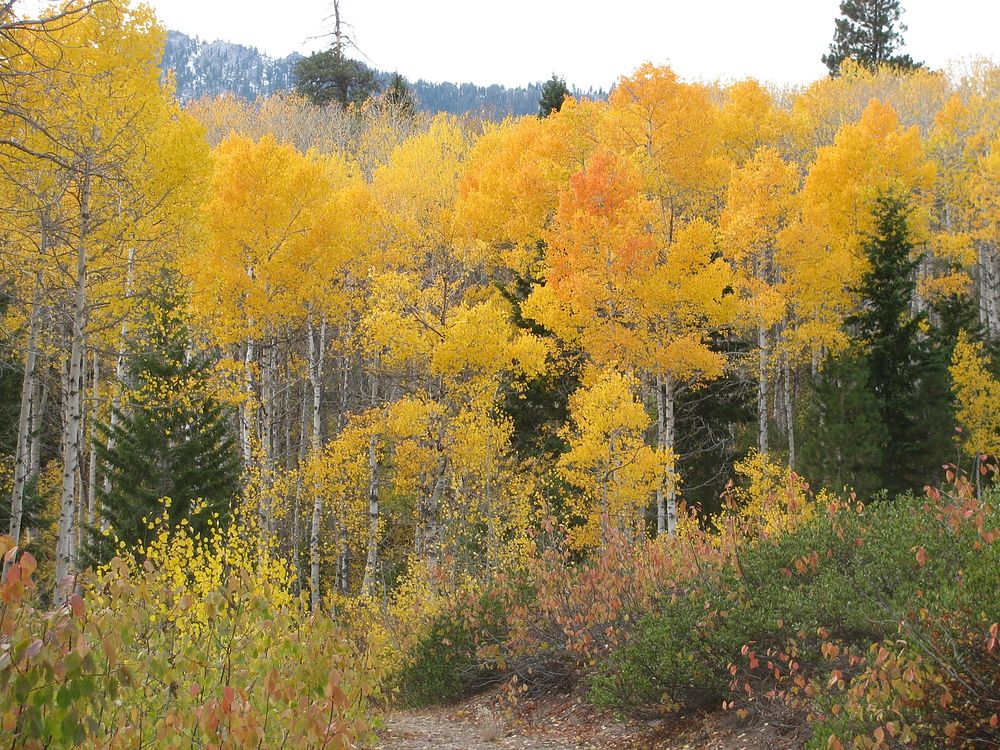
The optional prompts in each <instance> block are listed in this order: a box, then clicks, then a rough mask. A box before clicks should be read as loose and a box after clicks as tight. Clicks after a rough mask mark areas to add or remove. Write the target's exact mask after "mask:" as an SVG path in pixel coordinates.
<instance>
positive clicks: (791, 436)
mask: <svg viewBox="0 0 1000 750" xmlns="http://www.w3.org/2000/svg"><path fill="white" fill-rule="evenodd" d="M784 365H785V366H784V378H783V380H784V390H785V398H784V402H785V430H786V432H787V433H788V468H789V469H791V470H792V471H795V391H794V389H793V388H792V367H791V364H790V363H789V361H788V357H787V356H786V357H785V362H784Z"/></svg>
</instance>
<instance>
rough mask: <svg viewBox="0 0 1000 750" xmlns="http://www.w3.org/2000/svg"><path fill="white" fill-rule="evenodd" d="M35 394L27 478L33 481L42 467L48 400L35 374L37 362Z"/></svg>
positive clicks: (32, 405)
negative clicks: (43, 428) (43, 425)
mask: <svg viewBox="0 0 1000 750" xmlns="http://www.w3.org/2000/svg"><path fill="white" fill-rule="evenodd" d="M35 370H36V376H35V381H36V382H35V395H34V396H32V399H31V450H30V452H29V454H28V460H29V463H28V479H27V482H28V483H30V482H33V481H34V480H35V479H36V478H37V477H38V472H39V471H41V468H42V420H43V419H44V418H45V408H46V406H47V405H48V401H49V389H48V387H47V386H46V385H45V383H44V382H43V379H42V378H40V377H38V376H37V370H38V363H37V360H36V362H35Z"/></svg>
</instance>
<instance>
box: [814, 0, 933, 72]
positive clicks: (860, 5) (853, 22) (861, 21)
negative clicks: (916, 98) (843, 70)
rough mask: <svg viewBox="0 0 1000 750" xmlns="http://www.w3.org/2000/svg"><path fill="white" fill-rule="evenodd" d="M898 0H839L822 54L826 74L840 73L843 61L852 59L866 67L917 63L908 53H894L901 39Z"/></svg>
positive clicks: (916, 65) (902, 27)
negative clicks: (829, 39)
mask: <svg viewBox="0 0 1000 750" xmlns="http://www.w3.org/2000/svg"><path fill="white" fill-rule="evenodd" d="M902 13H903V11H902V9H901V8H900V6H899V0H842V2H841V3H840V15H841V17H840V18H838V19H837V20H836V21H835V23H836V28H835V30H834V33H833V43H832V44H831V45H830V53H829V54H826V55H823V62H824V64H825V65H826V66H827V67H828V68H829V69H830V75H832V76H836V75H838V74H839V72H840V64H841V63H842V62H844V60H848V59H850V60H855V61H856V62H858V63H860V64H861V65H863V66H864V67H866V68H868V69H869V70H874V69H876V68H878V67H879V66H882V65H890V66H894V67H897V68H902V69H904V70H911V69H913V68H919V67H920V66H921V63H917V62H914V61H913V58H912V57H910V56H909V55H902V54H896V52H897V50H899V49H900V48H901V47H902V46H903V44H904V42H903V33H904V32H905V31H906V26H905V25H904V24H903V22H902V20H901V17H902Z"/></svg>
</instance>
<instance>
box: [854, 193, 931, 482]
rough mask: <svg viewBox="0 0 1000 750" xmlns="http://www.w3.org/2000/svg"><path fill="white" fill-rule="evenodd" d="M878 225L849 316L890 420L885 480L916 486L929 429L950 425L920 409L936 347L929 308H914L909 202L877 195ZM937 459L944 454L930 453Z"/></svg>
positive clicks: (867, 249) (925, 457) (885, 422)
mask: <svg viewBox="0 0 1000 750" xmlns="http://www.w3.org/2000/svg"><path fill="white" fill-rule="evenodd" d="M873 213H874V216H875V231H874V232H873V234H872V235H871V236H870V237H869V238H868V240H867V241H866V243H865V247H864V250H865V255H866V256H867V259H868V264H869V268H868V270H867V271H866V272H865V273H864V275H863V276H862V279H861V284H860V285H859V286H858V287H857V288H856V289H855V290H853V291H854V292H855V294H857V296H858V301H859V309H858V312H857V313H855V314H854V315H852V316H851V317H850V318H848V321H847V323H848V326H849V327H850V328H851V329H852V331H853V333H854V334H855V336H856V338H857V340H858V342H859V346H860V349H861V353H862V356H863V357H864V359H865V362H866V365H867V369H868V385H869V390H870V391H871V393H872V395H873V396H874V397H875V399H876V401H877V403H878V411H879V415H880V417H881V420H882V424H883V425H884V426H885V430H886V432H885V438H886V443H885V445H884V447H883V471H882V474H883V486H884V487H885V488H886V489H888V490H890V491H901V490H905V489H911V488H914V487H919V486H920V485H921V484H922V481H923V480H925V479H926V477H923V476H922V472H923V471H924V470H925V468H926V467H925V464H927V462H928V461H929V460H930V459H931V458H932V457H931V456H929V455H928V445H929V439H930V435H931V434H932V433H933V432H934V430H935V429H941V428H942V427H944V428H945V429H947V426H946V425H933V424H927V423H926V422H924V421H922V420H921V419H920V418H919V416H920V414H921V413H922V412H924V411H925V410H924V409H923V407H922V405H921V404H919V403H918V402H919V399H918V395H919V393H920V384H921V380H926V379H927V375H928V371H929V366H930V364H931V360H932V357H931V352H930V348H929V346H928V345H927V341H926V337H925V336H924V335H923V334H922V332H921V328H922V327H924V326H925V325H926V315H924V314H923V313H918V314H914V313H913V312H912V310H913V299H914V294H915V292H916V281H915V278H916V269H917V266H918V265H919V263H920V260H919V258H918V257H916V255H915V254H914V252H913V240H912V238H911V236H910V229H909V226H908V224H907V218H908V216H909V213H910V207H909V204H908V202H907V201H906V200H905V199H904V198H901V197H899V196H896V195H891V194H890V195H884V196H881V197H879V198H878V199H877V200H876V202H875V208H874V211H873ZM933 458H940V456H938V457H933Z"/></svg>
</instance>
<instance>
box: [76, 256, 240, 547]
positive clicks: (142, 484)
mask: <svg viewBox="0 0 1000 750" xmlns="http://www.w3.org/2000/svg"><path fill="white" fill-rule="evenodd" d="M176 288H177V287H176V283H175V281H174V280H173V279H172V278H170V276H169V275H165V276H164V277H163V278H162V279H161V280H160V283H159V284H158V288H157V289H156V290H155V299H154V300H153V302H152V304H151V308H150V310H149V312H148V313H147V314H146V315H145V316H144V319H143V321H142V324H141V326H140V328H139V330H138V331H137V334H136V335H135V336H134V337H133V338H132V339H131V341H129V342H128V353H127V377H126V382H127V384H128V391H127V393H126V395H125V400H124V403H123V405H122V407H121V408H120V409H118V410H117V412H116V417H117V421H116V422H115V423H113V424H103V425H98V430H97V432H98V441H97V444H96V451H97V456H98V459H99V466H100V469H101V474H102V475H103V476H106V477H107V479H108V484H107V486H106V487H99V488H98V499H99V503H100V508H99V511H100V519H101V523H102V525H106V526H107V528H108V530H109V531H110V532H112V533H111V534H108V535H105V534H104V533H102V531H101V530H99V529H93V530H91V534H90V539H89V541H90V544H89V545H88V547H89V549H88V555H87V556H88V557H89V558H90V562H93V563H97V562H101V561H104V560H106V559H108V557H109V556H110V555H111V554H112V553H113V548H112V545H111V540H112V539H113V538H115V537H117V538H118V539H120V540H122V541H124V542H125V543H126V544H128V545H134V544H136V543H145V542H148V541H149V539H150V538H151V537H152V535H153V534H155V533H157V531H156V530H152V529H150V528H149V523H148V521H152V520H153V519H155V518H158V517H160V516H161V515H162V513H163V511H164V506H163V503H162V502H161V501H162V499H163V498H170V505H169V510H168V514H169V522H170V524H171V525H172V526H175V525H178V524H180V523H181V521H182V520H184V519H186V520H187V523H188V524H189V525H190V526H191V528H192V529H193V530H194V531H195V532H205V531H206V530H207V529H208V521H209V519H210V518H213V516H214V514H218V518H215V519H214V520H213V522H214V523H225V522H226V520H227V519H228V515H229V509H230V504H231V501H232V499H233V497H234V496H235V494H236V493H237V491H238V488H239V476H240V470H241V466H240V463H241V462H240V456H239V452H238V450H237V448H236V441H235V438H234V436H233V434H232V428H231V423H230V419H229V414H228V413H227V410H226V409H225V407H224V406H223V405H222V404H220V403H219V402H218V401H216V400H215V399H214V398H212V396H211V395H210V393H209V387H208V378H209V369H210V367H211V360H210V358H209V357H208V356H206V355H205V354H202V353H195V352H192V344H191V337H190V333H189V331H188V328H187V325H186V323H185V320H184V314H183V307H182V302H183V301H182V299H181V298H180V294H179V293H178V292H177V291H176ZM109 439H110V441H109ZM109 446H110V447H109ZM198 501H201V502H202V503H204V508H203V509H200V511H198V512H196V505H197V504H198ZM144 518H145V519H147V521H144V520H143V519H144Z"/></svg>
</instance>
